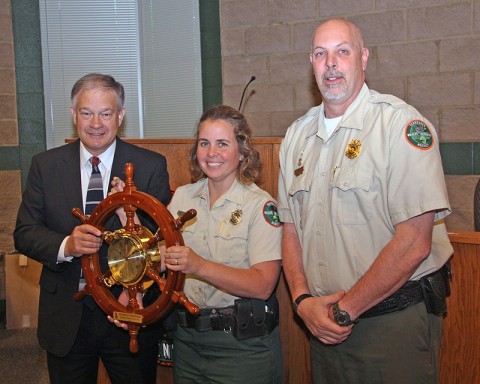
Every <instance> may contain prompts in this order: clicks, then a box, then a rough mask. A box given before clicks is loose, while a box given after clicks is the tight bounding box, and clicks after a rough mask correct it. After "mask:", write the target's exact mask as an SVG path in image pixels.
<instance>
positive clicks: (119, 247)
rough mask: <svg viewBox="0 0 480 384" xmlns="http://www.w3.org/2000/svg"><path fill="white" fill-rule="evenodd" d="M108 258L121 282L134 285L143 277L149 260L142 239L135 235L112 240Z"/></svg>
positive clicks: (114, 273) (115, 277) (110, 265)
mask: <svg viewBox="0 0 480 384" xmlns="http://www.w3.org/2000/svg"><path fill="white" fill-rule="evenodd" d="M107 258H108V266H109V267H110V271H111V272H112V276H113V277H114V279H115V280H116V281H118V282H119V283H122V284H124V285H132V284H135V283H137V282H138V281H139V280H140V279H141V278H142V277H143V274H144V272H145V268H146V265H147V260H146V257H145V251H144V249H143V246H142V243H141V241H139V240H138V239H137V238H136V237H135V236H134V235H122V236H121V237H119V238H116V239H114V240H112V242H111V243H110V246H109V248H108V256H107Z"/></svg>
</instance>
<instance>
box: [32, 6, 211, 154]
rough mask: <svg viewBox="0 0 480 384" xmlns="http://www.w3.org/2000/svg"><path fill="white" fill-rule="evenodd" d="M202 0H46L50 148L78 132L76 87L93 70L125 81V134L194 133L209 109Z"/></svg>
mask: <svg viewBox="0 0 480 384" xmlns="http://www.w3.org/2000/svg"><path fill="white" fill-rule="evenodd" d="M198 14H199V12H198V1H195V0H182V1H175V0H169V1H167V0H162V1H158V0H140V1H135V0H102V1H98V0H82V1H72V0H55V1H54V0H40V18H41V31H42V59H43V76H44V90H45V112H46V127H47V128H46V129H47V132H46V137H47V148H52V147H56V146H59V145H62V144H64V142H65V139H66V138H70V137H74V136H75V129H74V126H73V123H72V118H71V113H70V91H71V88H72V86H73V84H74V83H75V81H76V80H78V79H79V78H80V77H82V76H83V75H85V74H87V73H90V72H100V73H105V74H110V75H112V76H113V77H115V79H116V80H117V81H120V82H121V83H122V84H123V86H124V87H125V95H126V96H125V99H126V100H125V108H126V116H125V119H124V122H123V125H122V128H121V129H120V131H119V135H120V136H122V137H130V138H133V137H137V138H148V137H192V136H193V132H194V127H195V124H196V121H197V120H198V118H199V117H200V114H201V112H202V83H201V60H200V57H201V55H200V27H199V19H198Z"/></svg>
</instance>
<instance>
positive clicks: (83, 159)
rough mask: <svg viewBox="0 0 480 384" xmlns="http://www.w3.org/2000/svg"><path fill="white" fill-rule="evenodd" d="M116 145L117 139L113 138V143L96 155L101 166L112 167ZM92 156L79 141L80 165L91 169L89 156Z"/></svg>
mask: <svg viewBox="0 0 480 384" xmlns="http://www.w3.org/2000/svg"><path fill="white" fill-rule="evenodd" d="M116 146H117V140H114V141H113V143H112V144H111V145H110V146H109V147H108V148H107V150H106V151H104V152H103V153H102V154H100V155H99V156H97V157H98V158H99V159H100V161H101V163H100V164H103V166H104V167H105V168H106V169H112V164H113V156H114V155H115V148H116ZM91 157H92V154H91V153H90V152H88V150H87V148H85V145H83V143H82V142H81V141H80V164H81V166H82V167H87V168H89V169H91V165H90V163H89V160H90V158H91Z"/></svg>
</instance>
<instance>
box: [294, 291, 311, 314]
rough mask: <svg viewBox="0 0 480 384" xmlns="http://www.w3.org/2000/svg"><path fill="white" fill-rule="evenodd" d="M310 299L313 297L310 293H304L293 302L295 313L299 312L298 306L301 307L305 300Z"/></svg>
mask: <svg viewBox="0 0 480 384" xmlns="http://www.w3.org/2000/svg"><path fill="white" fill-rule="evenodd" d="M310 297H313V296H312V295H311V294H310V293H302V294H301V295H300V296H298V297H297V298H296V299H295V301H294V302H293V310H294V311H295V313H296V312H297V309H298V306H299V305H300V303H301V302H302V301H303V300H305V299H308V298H310Z"/></svg>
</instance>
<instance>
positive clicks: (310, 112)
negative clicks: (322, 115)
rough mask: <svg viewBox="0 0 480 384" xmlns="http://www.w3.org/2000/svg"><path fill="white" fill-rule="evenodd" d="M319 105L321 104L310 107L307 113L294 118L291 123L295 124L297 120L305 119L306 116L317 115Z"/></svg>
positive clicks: (312, 116)
mask: <svg viewBox="0 0 480 384" xmlns="http://www.w3.org/2000/svg"><path fill="white" fill-rule="evenodd" d="M320 107H321V105H317V106H315V107H312V108H310V109H309V110H308V111H307V113H305V114H304V115H302V116H300V117H299V118H298V119H296V120H294V121H293V122H292V124H291V125H294V124H296V123H297V122H299V121H303V120H306V119H308V118H315V117H316V116H317V111H318V109H319V108H320Z"/></svg>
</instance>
